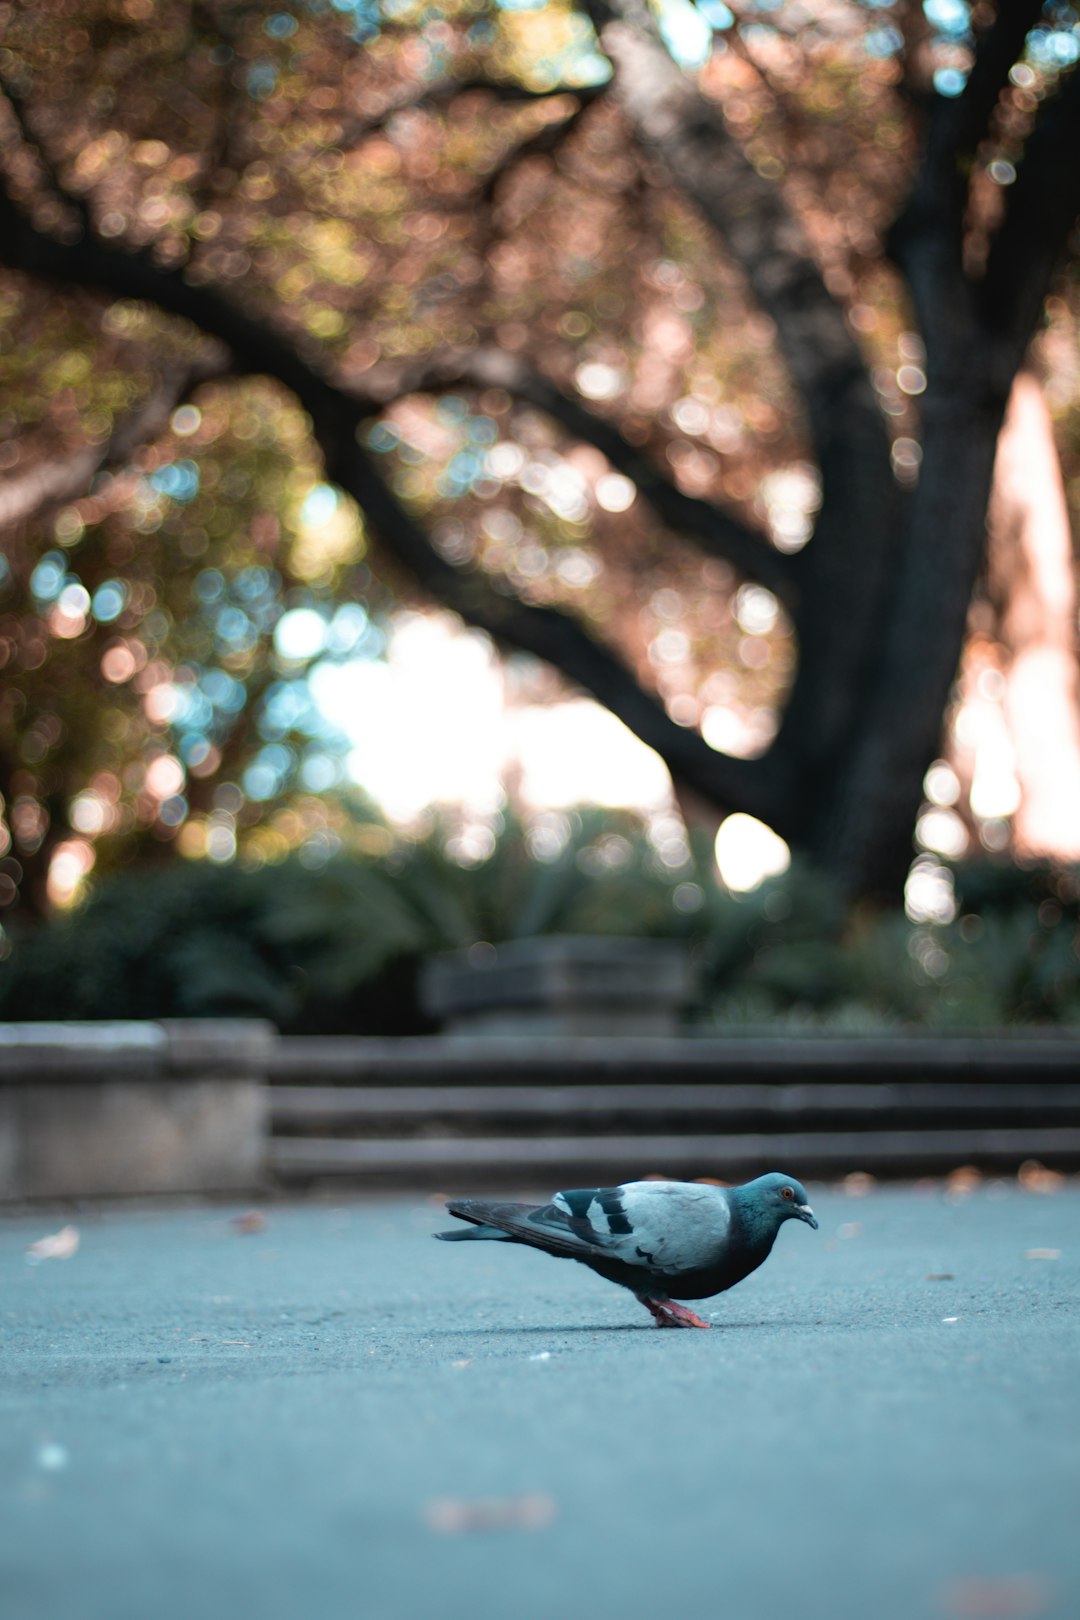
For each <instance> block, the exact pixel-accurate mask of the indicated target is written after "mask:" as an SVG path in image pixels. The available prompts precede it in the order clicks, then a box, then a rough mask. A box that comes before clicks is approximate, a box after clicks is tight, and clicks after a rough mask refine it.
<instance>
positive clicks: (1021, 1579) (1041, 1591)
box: [942, 1575, 1054, 1620]
mask: <svg viewBox="0 0 1080 1620" xmlns="http://www.w3.org/2000/svg"><path fill="white" fill-rule="evenodd" d="M942 1596H943V1599H944V1603H943V1607H944V1610H945V1613H946V1614H947V1615H949V1616H950V1620H1038V1617H1039V1616H1040V1615H1043V1614H1045V1613H1046V1612H1047V1610H1048V1609H1049V1607H1050V1605H1051V1602H1052V1600H1053V1598H1054V1592H1053V1589H1052V1588H1051V1586H1050V1585H1049V1583H1048V1582H1047V1581H1044V1580H1041V1579H1040V1578H1039V1577H1038V1576H1037V1575H1011V1576H1010V1575H1006V1576H1001V1577H998V1578H996V1579H991V1578H990V1577H985V1578H979V1577H976V1576H966V1577H964V1578H962V1579H960V1580H955V1581H950V1583H949V1585H948V1586H947V1587H946V1588H945V1591H944V1593H943V1594H942Z"/></svg>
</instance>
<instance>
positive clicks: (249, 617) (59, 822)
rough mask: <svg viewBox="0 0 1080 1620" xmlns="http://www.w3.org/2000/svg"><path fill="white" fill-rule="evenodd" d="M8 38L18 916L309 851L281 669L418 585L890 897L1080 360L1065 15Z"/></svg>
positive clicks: (976, 11) (27, 18)
mask: <svg viewBox="0 0 1080 1620" xmlns="http://www.w3.org/2000/svg"><path fill="white" fill-rule="evenodd" d="M3 14H4V22H5V30H4V46H3V50H2V52H0V69H2V73H3V87H4V93H5V97H6V117H5V122H4V126H3V142H4V153H3V157H4V166H3V176H4V179H3V190H2V193H0V228H2V233H3V234H2V238H0V262H2V263H3V264H4V265H6V266H7V270H6V272H5V274H4V278H3V282H2V285H0V300H2V304H0V318H2V321H3V333H4V345H3V346H4V367H5V372H6V377H7V381H8V387H7V389H6V390H5V405H4V411H3V416H2V419H0V430H2V432H3V435H4V443H3V445H2V446H0V461H2V465H3V469H4V472H5V475H6V479H7V482H6V484H5V485H4V487H3V488H2V489H0V519H3V521H4V522H5V524H6V527H7V532H8V535H9V543H8V546H7V549H6V559H7V570H8V573H7V581H6V584H7V593H8V594H7V598H6V601H5V602H4V603H3V604H2V606H3V611H4V614H5V616H4V618H3V620H2V622H0V653H2V655H3V657H4V659H5V661H6V667H7V669H8V670H9V672H11V673H12V674H13V676H14V677H15V678H14V680H13V681H12V683H11V684H10V685H9V687H8V689H7V692H6V694H5V697H4V704H5V710H4V732H3V737H4V742H3V759H2V760H0V766H2V770H3V781H2V782H0V792H2V793H3V796H4V800H5V809H6V813H7V825H8V827H9V829H10V831H8V832H5V834H4V836H5V837H7V838H9V839H10V841H11V848H10V850H9V851H8V852H5V857H4V858H5V859H6V860H7V862H8V866H7V868H6V869H4V870H0V884H6V885H7V889H9V890H10V893H8V892H7V890H5V895H6V897H7V898H9V899H10V898H12V897H13V896H14V894H15V893H16V892H17V891H18V889H19V887H20V884H21V885H22V888H23V892H24V893H25V894H26V895H27V896H29V898H30V899H31V901H32V900H34V898H35V897H37V898H38V900H39V902H40V896H41V894H42V892H43V881H44V875H45V871H46V869H48V870H50V871H51V872H52V873H53V877H54V887H55V888H56V889H57V890H58V892H59V893H61V894H62V893H63V892H64V882H65V881H68V880H70V879H71V878H72V876H73V875H75V876H77V875H78V873H79V871H80V870H85V867H86V864H87V863H88V862H89V861H90V860H93V859H95V858H96V859H97V860H98V861H99V863H101V864H104V865H108V864H109V863H110V861H112V860H115V859H118V858H120V856H121V855H126V854H127V853H129V852H130V850H131V848H132V847H133V845H137V846H139V847H141V848H143V849H165V848H167V847H168V846H169V845H170V844H171V843H173V841H174V840H179V841H180V844H181V847H182V848H183V849H185V850H186V852H187V853H189V854H202V853H209V854H211V856H212V857H214V858H215V859H224V858H226V857H227V856H228V855H229V853H230V852H231V850H232V849H233V848H235V840H236V838H237V836H240V837H241V838H242V839H243V838H244V837H248V838H249V842H250V847H251V849H252V851H253V853H255V854H260V853H261V854H262V855H263V856H266V855H270V856H279V855H281V854H282V853H284V851H285V850H287V849H288V848H289V847H291V846H293V845H295V844H297V843H301V842H304V841H305V840H309V839H312V838H314V839H316V840H318V839H322V840H324V842H325V841H326V840H329V841H330V843H331V844H332V842H333V840H334V839H335V838H339V837H340V836H342V833H341V827H342V826H343V825H344V824H343V823H342V822H341V820H340V817H338V818H337V820H336V822H335V812H334V811H333V809H332V807H330V806H328V804H327V801H326V799H325V793H326V790H327V789H328V788H331V787H332V786H333V785H334V782H335V773H336V771H337V769H338V767H337V766H336V765H335V762H334V749H333V742H334V739H333V738H331V737H328V736H327V735H326V734H325V724H324V723H323V722H322V721H321V720H320V718H319V716H318V715H317V713H315V712H314V710H313V709H312V706H311V703H310V699H309V694H308V692H307V687H306V684H305V680H304V676H305V673H306V671H307V669H308V668H309V666H310V664H311V662H312V659H313V658H314V657H316V656H328V657H342V656H346V655H355V654H359V655H372V654H374V653H376V652H377V650H378V645H379V634H380V631H379V621H380V616H381V615H382V614H383V613H384V612H385V609H386V607H387V604H388V602H389V601H390V600H391V599H400V598H401V597H402V596H405V595H408V594H409V593H416V592H419V593H420V595H421V597H427V598H432V597H434V598H436V599H438V600H441V601H442V602H444V603H446V604H447V605H448V606H450V607H452V608H453V609H455V610H456V611H457V612H458V613H460V614H461V615H462V617H463V618H464V619H465V620H466V621H467V622H468V623H470V624H472V625H474V626H477V627H479V628H481V629H483V630H485V631H488V632H490V633H491V634H492V635H494V636H495V637H496V638H497V639H498V640H499V641H500V643H501V644H503V645H504V646H506V647H509V648H512V649H518V650H521V651H525V652H527V653H530V654H533V655H537V656H539V657H540V658H543V659H545V660H548V661H549V662H550V663H552V664H554V665H555V666H556V667H557V668H558V669H559V670H561V671H562V672H563V673H564V675H566V676H567V677H568V678H569V679H570V680H571V681H573V682H576V683H578V684H580V685H581V686H583V687H585V688H586V689H587V690H588V691H590V692H591V693H593V694H594V695H595V696H597V697H598V698H599V699H600V701H601V702H603V703H605V704H606V705H608V706H609V707H610V708H611V709H612V710H613V712H615V713H616V714H618V715H619V716H620V718H622V719H623V720H624V721H625V722H626V723H627V724H628V725H629V726H630V727H631V728H632V729H633V730H634V731H636V732H637V734H638V735H639V736H641V737H642V738H644V739H645V740H646V741H648V742H649V743H651V744H652V745H653V746H654V747H655V748H656V749H657V750H658V751H659V752H660V753H661V755H662V757H663V758H664V759H665V761H666V762H667V764H668V765H669V767H670V769H671V771H672V774H673V777H674V778H675V780H676V782H677V784H678V785H679V786H680V788H681V789H685V790H686V791H687V792H688V793H692V794H694V795H696V796H697V797H698V798H700V799H701V800H703V801H705V802H708V803H710V804H712V805H713V806H715V807H717V808H718V809H719V810H721V811H724V810H728V809H742V810H746V811H749V812H750V813H752V814H754V815H757V816H760V817H761V818H763V819H765V820H767V821H769V822H770V823H771V824H772V825H773V826H775V827H776V828H777V830H778V831H780V832H781V833H782V834H783V835H784V836H785V837H786V838H788V839H789V841H790V842H791V843H792V844H794V845H795V846H796V847H797V848H800V849H802V850H803V851H805V852H807V853H808V854H809V855H810V856H812V857H813V858H814V859H815V860H816V861H817V862H818V863H819V864H821V865H822V866H824V867H825V868H826V869H827V870H829V871H831V872H832V873H833V874H834V875H835V876H836V877H837V878H838V879H839V881H840V882H841V883H842V885H843V887H844V888H845V889H846V890H847V892H849V893H865V892H873V891H875V890H878V889H882V888H884V889H889V888H892V889H893V890H895V887H896V885H897V883H898V882H899V880H900V878H901V877H902V874H903V871H904V870H905V868H906V866H907V862H908V860H909V858H910V847H911V829H912V824H913V821H914V817H915V812H916V810H917V808H918V803H919V799H920V794H921V783H922V778H923V774H924V772H925V769H926V766H927V765H928V763H929V762H930V760H931V759H932V758H933V756H934V754H935V752H936V750H937V747H938V741H939V736H940V729H941V720H942V714H943V711H944V707H945V704H946V701H947V697H948V691H949V685H950V682H951V680H952V678H953V675H954V672H955V668H956V663H957V659H958V655H959V649H960V645H961V642H962V639H963V634H964V627H965V622H966V617H967V614H968V610H969V606H970V602H971V598H972V593H973V591H974V589H975V587H976V584H977V580H978V574H979V567H980V559H981V555H982V545H983V535H984V518H985V509H986V501H987V495H988V491H989V487H990V477H991V469H992V463H993V454H994V446H995V442H996V438H997V430H998V426H999V424H1000V421H1001V417H1002V413H1003V411H1004V408H1005V403H1006V400H1007V398H1008V394H1009V388H1010V384H1011V381H1012V378H1013V376H1014V374H1015V372H1016V370H1017V368H1018V366H1019V365H1020V364H1021V362H1022V361H1023V359H1024V357H1025V355H1026V353H1027V351H1028V347H1029V344H1030V341H1031V338H1032V334H1033V333H1034V331H1035V330H1036V327H1037V325H1038V323H1039V322H1040V320H1041V319H1043V318H1044V316H1046V317H1047V318H1048V319H1049V320H1050V323H1051V329H1052V330H1053V331H1055V332H1056V333H1057V334H1059V337H1060V334H1061V333H1067V332H1068V330H1069V309H1070V305H1069V302H1068V300H1069V299H1070V298H1071V296H1072V295H1071V292H1070V290H1069V288H1068V286H1065V285H1062V286H1059V288H1058V290H1057V292H1056V293H1055V298H1056V300H1057V302H1051V304H1049V305H1047V303H1046V299H1047V294H1048V291H1049V290H1050V289H1051V286H1052V279H1051V278H1052V277H1053V275H1054V273H1055V271H1056V269H1057V267H1058V266H1059V265H1060V263H1061V262H1062V257H1063V254H1064V252H1065V249H1066V245H1067V241H1068V237H1069V232H1070V230H1071V228H1072V226H1073V223H1074V221H1075V218H1076V213H1077V207H1078V202H1080V197H1078V187H1080V169H1078V168H1077V165H1076V164H1075V163H1074V162H1071V161H1070V160H1069V159H1070V156H1071V154H1072V153H1073V152H1074V151H1075V142H1076V135H1077V132H1078V131H1077V124H1078V122H1080V79H1078V78H1077V76H1076V74H1075V72H1074V71H1072V68H1073V62H1074V60H1075V56H1076V49H1075V47H1076V43H1077V32H1076V29H1077V23H1076V17H1075V14H1074V12H1073V11H1072V9H1071V8H1070V7H1069V6H1068V5H1064V4H1060V3H1057V0H1054V3H1051V4H1047V5H1043V4H1041V3H1035V0H1001V3H1000V5H999V6H998V7H997V9H996V10H994V9H993V8H991V7H989V6H987V5H985V4H980V5H978V6H976V7H974V8H972V9H971V10H970V11H969V9H968V8H967V7H966V6H965V5H963V4H961V3H960V0H956V3H948V0H935V3H934V4H933V5H932V6H930V7H928V8H926V10H925V11H924V10H923V9H921V8H919V7H916V6H914V5H913V4H910V3H909V0H896V4H895V5H893V6H891V7H880V6H863V5H859V4H855V3H847V4H841V5H838V6H836V7H833V8H830V9H829V10H828V12H827V13H826V12H822V13H821V14H820V15H817V14H813V15H812V14H811V13H809V12H808V11H807V10H806V8H805V7H802V6H800V5H796V4H795V3H794V0H792V3H791V4H781V5H779V6H770V7H769V8H768V9H763V8H762V7H760V6H758V7H755V8H753V9H747V10H746V11H745V12H743V13H742V14H740V15H739V16H738V17H735V16H734V15H733V14H732V13H731V12H729V11H728V8H727V7H726V6H722V5H718V4H716V3H714V0H709V3H708V4H705V3H704V0H703V3H702V5H701V7H700V8H695V7H693V6H691V5H690V4H689V0H685V3H684V0H667V3H666V4H664V5H662V6H660V7H659V8H658V10H657V11H656V12H655V13H654V12H651V11H649V10H648V9H647V7H646V6H645V5H644V3H639V0H591V3H590V4H588V5H587V6H586V8H585V9H584V10H576V9H574V8H572V7H571V6H569V5H567V4H565V3H564V0H550V3H547V4H539V5H536V6H533V5H526V6H518V5H509V4H504V5H502V6H499V5H493V4H489V3H488V0H446V3H442V4H440V5H439V6H437V7H436V6H421V5H419V4H413V3H411V0H392V3H391V0H382V3H378V0H362V3H361V0H358V3H355V4H353V3H351V0H350V3H349V4H344V3H343V0H335V3H334V4H333V5H329V4H324V3H320V0H308V3H306V4H304V5H302V6H296V7H294V8H292V9H288V10H281V9H276V8H275V7H274V6H271V5H267V4H260V3H251V4H244V5H236V4H224V3H222V4H213V3H211V0H205V3H199V4H197V5H195V6H188V5H179V4H176V5H173V4H170V3H168V0H165V3H162V4H155V5H150V3H149V0H42V3H40V4H35V5H32V6H31V5H24V4H10V3H9V4H5V5H4V7H3ZM664 34H666V36H667V37H668V39H669V41H670V42H674V45H675V48H676V49H677V51H678V52H680V53H681V55H682V56H683V58H684V60H685V59H686V58H687V56H688V54H690V55H692V54H693V52H694V51H696V52H697V56H698V59H699V63H700V71H699V72H698V73H697V75H696V78H695V76H694V74H692V73H690V72H688V71H687V70H686V69H685V68H680V67H678V66H676V65H675V64H674V63H673V61H672V58H671V55H670V54H669V52H668V50H666V49H665V47H664V45H663V43H662V37H661V36H662V35H664ZM695 41H696V43H695ZM710 41H711V45H712V48H711V52H710V50H709V44H710ZM1061 341H1064V342H1065V343H1066V346H1067V343H1068V340H1067V338H1066V339H1063V340H1061ZM1059 347H1060V342H1059ZM1067 397H1068V400H1069V401H1072V400H1073V398H1074V396H1073V395H1068V396H1067ZM1073 431H1074V430H1073ZM341 602H345V603H346V604H349V603H352V604H354V606H353V607H352V608H351V609H348V608H347V607H345V608H343V607H339V606H338V604H339V603H341ZM290 610H292V611H297V610H310V611H312V612H314V613H316V614H318V615H319V617H320V618H321V619H322V620H323V621H324V624H325V633H324V635H323V637H322V639H321V641H319V642H318V643H317V651H313V652H310V653H307V654H305V655H303V656H301V657H296V658H290V657H288V656H285V655H284V654H283V653H282V650H281V648H280V646H278V647H276V648H275V645H274V640H273V633H274V626H275V624H276V622H277V621H278V619H279V618H280V616H281V615H282V613H283V612H286V611H290ZM332 823H333V825H332ZM256 835H258V836H256ZM260 838H261V840H262V841H261V843H260V842H259V839H260ZM328 847H329V846H328ZM58 859H59V862H60V864H59V865H58V864H57V862H58ZM65 863H66V864H65ZM65 873H66V874H67V878H65ZM69 888H70V884H69Z"/></svg>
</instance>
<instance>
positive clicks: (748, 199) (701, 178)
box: [586, 0, 897, 776]
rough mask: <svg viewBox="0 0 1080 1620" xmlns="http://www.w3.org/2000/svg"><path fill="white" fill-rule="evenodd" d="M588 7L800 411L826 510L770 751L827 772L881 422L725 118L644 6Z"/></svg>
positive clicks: (866, 589)
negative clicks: (760, 312)
mask: <svg viewBox="0 0 1080 1620" xmlns="http://www.w3.org/2000/svg"><path fill="white" fill-rule="evenodd" d="M586 4H587V6H588V9H589V11H590V15H591V16H592V17H593V20H594V23H595V26H596V28H597V31H598V33H599V35H600V41H601V44H602V46H603V48H604V50H605V51H606V52H607V53H608V55H609V56H610V57H611V58H612V60H613V62H614V63H615V67H616V80H615V89H616V95H617V97H618V100H619V102H620V105H621V106H622V108H623V111H624V113H625V115H626V117H627V119H628V121H629V124H630V127H631V129H632V130H633V131H634V134H635V136H636V138H637V140H638V143H639V144H640V145H641V146H642V147H644V148H645V149H646V150H648V151H651V152H653V153H655V154H656V155H657V156H658V157H659V158H660V159H661V161H662V162H663V164H664V166H665V167H666V169H667V170H668V172H669V173H670V175H671V177H672V179H673V181H674V183H675V185H676V186H677V187H678V188H679V189H680V190H681V191H682V192H683V194H684V195H685V196H686V197H687V198H688V199H689V200H690V201H691V202H692V203H693V204H694V206H695V207H696V208H697V210H698V212H699V213H700V214H701V216H702V217H703V219H704V220H705V221H706V223H707V224H708V225H710V226H711V227H712V229H713V230H714V231H716V233H717V234H718V236H720V238H721V239H722V240H723V242H724V244H725V245H726V246H727V248H728V249H729V250H730V252H731V254H732V256H733V257H734V259H735V260H736V262H737V263H738V264H739V265H740V267H741V268H742V270H743V272H744V273H745V275H746V278H747V281H748V282H749V285H750V290H751V292H752V293H753V295H754V297H755V298H756V300H757V302H758V303H759V305H760V306H761V307H762V308H763V309H764V310H765V311H766V312H767V313H768V314H769V315H770V316H771V317H772V319H773V321H774V322H775V324H776V329H777V336H778V340H779V343H780V346H781V348H782V350H783V352H784V355H785V357H786V359H787V363H788V367H789V369H790V372H791V376H792V379H793V381H794V383H795V385H796V387H797V388H798V390H799V392H800V393H801V395H802V398H803V400H804V402H805V405H806V411H807V416H808V421H809V427H810V434H811V438H812V441H813V446H814V451H815V454H816V457H817V462H818V467H819V470H820V473H821V484H822V505H821V515H820V517H819V520H818V523H817V526H816V528H815V531H814V535H813V537H812V539H811V542H810V544H809V545H808V546H807V547H806V550H805V552H803V553H801V554H800V555H799V557H798V559H797V565H798V566H797V572H798V575H799V582H800V595H799V605H798V611H797V615H796V622H795V628H796V633H797V636H798V640H799V651H800V658H799V672H798V677H797V680H796V684H795V687H794V689H793V691H792V695H791V699H790V701H789V703H788V706H787V709H786V711H785V715H784V720H783V723H782V726H781V730H780V734H779V736H778V738H777V741H776V743H775V744H774V752H776V753H778V754H779V756H780V757H790V758H792V759H794V760H801V761H802V762H803V764H804V767H805V769H806V770H807V771H809V772H811V773H813V774H814V775H817V776H820V775H823V774H827V773H828V771H829V770H830V769H831V768H832V762H833V760H834V759H835V756H836V753H837V751H838V750H839V749H841V748H842V747H843V743H844V740H845V738H846V737H847V735H848V734H849V732H850V730H851V727H852V725H853V724H854V717H855V711H856V707H857V704H858V702H859V700H860V695H861V693H862V692H863V690H864V689H865V685H866V681H867V678H868V673H869V670H870V669H871V667H872V664H873V660H874V657H875V654H876V649H877V643H878V637H879V632H880V623H881V616H882V615H883V614H884V612H885V606H886V601H887V596H888V591H889V579H890V569H891V566H892V557H893V547H894V543H895V539H896V516H897V510H896V509H897V501H896V492H895V486H894V483H893V478H892V473H891V469H890V465H889V448H888V436H887V434H886V431H885V427H884V423H883V421H882V418H881V415H880V412H879V411H878V408H877V403H876V400H875V398H874V393H873V389H872V387H871V385H870V379H869V377H868V375H867V371H866V366H865V364H864V362H863V359H862V356H861V354H860V352H859V349H858V346H857V344H856V342H855V340H854V338H853V337H852V335H851V333H850V331H849V330H848V327H847V324H846V322H845V319H844V314H843V311H842V309H841V308H840V306H839V305H838V304H837V303H836V301H835V300H834V299H833V298H832V296H831V295H830V294H829V292H828V290H827V288H826V287H825V284H824V282H823V280H822V277H821V274H820V272H819V270H818V268H817V266H816V264H815V263H814V261H813V259H812V257H811V254H810V250H809V244H808V243H807V240H806V237H805V234H804V232H803V230H802V228H801V227H800V225H799V223H798V221H797V220H795V219H794V218H793V217H792V215H791V214H790V213H789V212H788V210H787V208H786V206H785V204H784V202H783V199H782V197H781V195H780V193H779V191H778V190H777V188H776V187H775V186H773V185H772V184H770V182H768V181H767V180H764V179H762V177H761V176H760V175H759V174H758V173H757V171H756V169H755V168H754V167H753V165H752V164H751V162H750V161H749V159H748V158H747V156H746V154H745V152H744V151H743V150H742V148H741V147H740V146H739V145H738V143H737V142H736V141H735V140H734V139H733V138H732V137H731V135H730V134H729V133H728V131H727V128H726V126H725V125H724V122H723V119H722V117H721V114H720V111H719V109H718V108H717V107H716V106H715V105H714V104H713V103H711V102H709V101H707V100H706V99H705V98H704V97H703V96H702V95H701V94H700V93H699V92H698V91H697V89H696V88H695V87H694V85H693V84H692V83H691V82H690V80H689V79H688V78H687V77H686V76H685V75H684V74H683V73H682V72H680V70H679V69H678V68H677V67H676V66H675V64H674V63H673V62H672V60H671V58H670V56H669V55H668V53H667V51H666V50H665V49H664V47H663V45H662V43H661V42H660V40H659V38H658V35H657V32H656V28H655V25H654V22H653V20H652V15H651V12H650V10H649V7H648V4H647V0H586ZM824 626H829V629H828V632H827V633H826V632H825V631H824V629H823V627H824Z"/></svg>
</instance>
